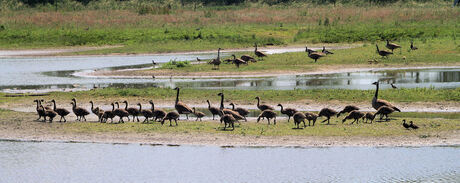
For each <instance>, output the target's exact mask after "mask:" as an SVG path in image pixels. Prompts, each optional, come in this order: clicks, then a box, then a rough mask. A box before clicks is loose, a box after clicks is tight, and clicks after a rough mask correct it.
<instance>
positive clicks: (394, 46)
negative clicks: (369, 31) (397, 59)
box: [385, 39, 401, 53]
mask: <svg viewBox="0 0 460 183" xmlns="http://www.w3.org/2000/svg"><path fill="white" fill-rule="evenodd" d="M385 46H386V47H387V48H388V49H390V50H391V52H392V53H393V50H394V49H398V48H401V46H399V45H397V44H395V43H390V41H389V40H388V39H387V44H386V45H385Z"/></svg>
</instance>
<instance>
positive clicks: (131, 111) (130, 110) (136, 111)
mask: <svg viewBox="0 0 460 183" xmlns="http://www.w3.org/2000/svg"><path fill="white" fill-rule="evenodd" d="M123 103H125V110H126V111H128V113H129V115H131V116H133V122H134V118H136V119H137V122H139V114H140V111H139V109H137V108H134V107H128V101H126V100H125V101H123ZM128 121H129V120H128Z"/></svg>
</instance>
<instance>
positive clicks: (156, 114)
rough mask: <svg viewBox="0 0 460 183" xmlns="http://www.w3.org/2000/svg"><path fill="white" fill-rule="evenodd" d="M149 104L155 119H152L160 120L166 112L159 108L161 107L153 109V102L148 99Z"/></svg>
mask: <svg viewBox="0 0 460 183" xmlns="http://www.w3.org/2000/svg"><path fill="white" fill-rule="evenodd" d="M149 103H150V105H152V109H151V111H152V113H153V116H154V117H155V119H154V120H153V121H159V120H162V119H163V118H164V117H165V116H166V112H165V111H163V110H161V109H155V104H154V103H153V101H152V100H150V101H149Z"/></svg>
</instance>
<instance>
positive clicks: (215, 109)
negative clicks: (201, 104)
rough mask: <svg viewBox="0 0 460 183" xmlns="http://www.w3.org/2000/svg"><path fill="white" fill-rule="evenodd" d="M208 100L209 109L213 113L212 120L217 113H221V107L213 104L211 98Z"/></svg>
mask: <svg viewBox="0 0 460 183" xmlns="http://www.w3.org/2000/svg"><path fill="white" fill-rule="evenodd" d="M206 102H208V110H209V112H211V114H212V120H214V119H215V118H214V117H215V116H216V115H219V108H217V107H213V106H211V102H209V100H206Z"/></svg>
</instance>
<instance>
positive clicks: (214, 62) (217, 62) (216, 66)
mask: <svg viewBox="0 0 460 183" xmlns="http://www.w3.org/2000/svg"><path fill="white" fill-rule="evenodd" d="M220 50H223V49H222V48H219V49H218V50H217V58H215V59H212V60H211V61H210V62H208V64H212V65H213V68H212V69H214V70H217V69H219V66H220V64H221V63H222V62H221V61H220Z"/></svg>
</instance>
